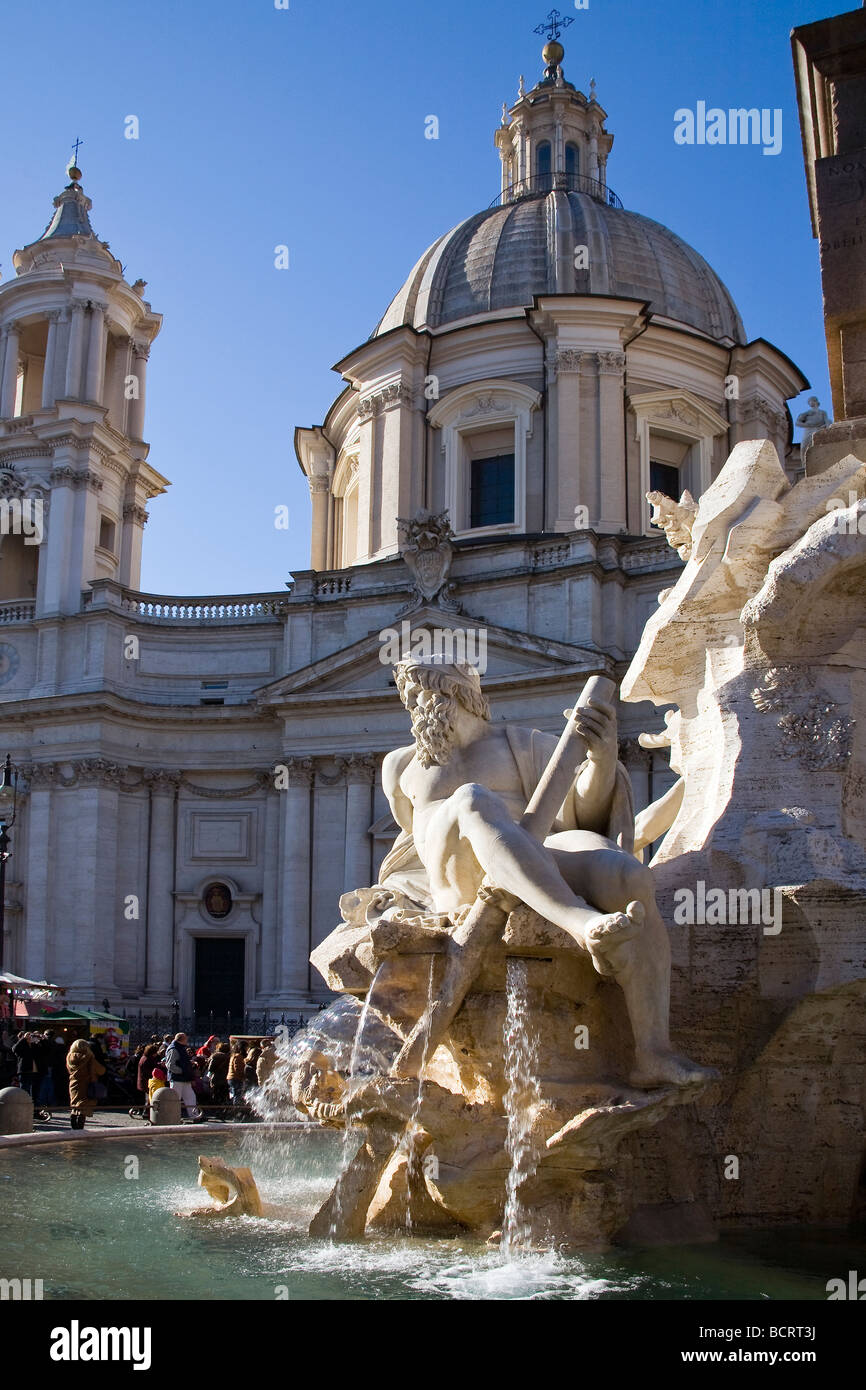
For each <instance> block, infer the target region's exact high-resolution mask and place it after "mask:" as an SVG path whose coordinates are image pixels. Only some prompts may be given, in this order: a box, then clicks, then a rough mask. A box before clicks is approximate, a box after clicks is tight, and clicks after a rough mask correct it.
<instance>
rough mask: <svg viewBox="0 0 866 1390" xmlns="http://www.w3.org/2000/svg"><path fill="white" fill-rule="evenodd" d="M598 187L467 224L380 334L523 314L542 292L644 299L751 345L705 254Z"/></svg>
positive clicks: (521, 204) (519, 203) (437, 246)
mask: <svg viewBox="0 0 866 1390" xmlns="http://www.w3.org/2000/svg"><path fill="white" fill-rule="evenodd" d="M575 182H577V180H575ZM587 183H588V184H589V186H590V187H591V188H592V187H593V185H592V183H591V181H587ZM597 187H598V186H597V185H595V188H594V189H593V191H592V192H583V191H576V190H568V191H566V190H564V189H555V190H552V191H549V192H538V193H533V192H530V193H528V194H524V195H523V196H519V197H517V198H516V199H514V200H513V201H509V202H506V203H504V204H503V205H501V206H494V207H491V208H488V209H487V210H486V211H484V212H480V213H476V214H475V215H474V216H473V217H469V218H467V219H466V221H465V222H461V223H460V225H459V226H457V227H455V228H454V229H453V231H450V232H447V233H446V234H445V236H443V237H440V238H439V240H438V241H436V242H434V244H433V245H432V246H431V247H430V248H429V250H427V251H426V252H425V253H424V255H423V256H422V257H421V259H420V260H419V261H418V264H417V265H416V266H415V268H414V269H413V270H412V272H411V274H410V275H409V278H408V279H407V280H406V282H405V284H404V285H403V288H402V289H401V290H400V291H399V293H398V294H397V295H396V296H395V298H394V299H393V300H392V301H391V304H390V305H389V307H388V309H387V312H386V313H385V315H384V317H383V318H382V320H381V322H380V323H379V325H378V326H377V328H376V330H375V332H374V334H373V337H377V336H379V335H381V334H383V333H387V332H388V331H389V330H390V329H393V328H398V327H400V326H401V325H402V324H409V325H411V326H412V327H414V328H417V329H421V328H440V327H442V326H443V325H445V324H449V323H456V322H457V321H458V320H461V319H468V318H472V317H474V316H476V315H482V314H489V313H495V312H497V311H502V310H506V309H518V308H521V307H523V306H525V305H531V304H532V301H533V297H534V296H535V295H543V294H575V295H585V294H599V295H613V296H619V297H622V298H625V299H640V300H646V301H648V302H649V308H650V312H651V313H652V314H653V315H655V316H656V317H659V318H668V319H673V320H675V321H676V322H678V323H682V324H685V325H687V326H688V327H690V328H694V329H697V330H698V331H699V332H700V333H705V334H706V335H707V336H708V337H710V338H713V339H716V340H722V341H724V340H730V341H731V342H732V343H744V342H745V341H746V335H745V330H744V328H743V322H742V319H741V318H740V315H739V313H738V312H737V307H736V305H735V304H734V301H733V299H732V298H731V295H730V294H729V292H728V290H727V289H726V287H725V285H724V284H723V283H722V281H721V280H720V279H719V277H718V275H717V274H716V273H715V271H714V270H713V269H712V267H711V266H709V265H708V264H707V262H706V261H705V260H704V258H703V256H700V255H699V254H698V252H697V251H695V250H694V249H693V248H692V247H691V246H689V245H688V243H687V242H685V241H683V240H682V238H681V237H678V236H676V235H675V233H674V232H672V231H670V230H669V229H668V228H667V227H664V226H662V224H661V223H660V222H654V221H653V219H652V218H650V217H644V216H642V214H641V213H637V212H629V211H626V210H625V209H623V208H622V207H620V206H616V205H614V203H615V202H616V203H618V200H614V199H613V195H611V194H610V193H608V192H607V190H604V196H598V193H597V192H596V189H597ZM599 192H601V190H599ZM580 247H583V248H585V251H584V252H583V253H582V254H580V253H579V254H578V256H577V258H576V256H575V252H576V251H577V250H578V248H580ZM584 263H585V264H586V268H585V269H575V265H576V264H577V265H578V266H580V265H581V264H584Z"/></svg>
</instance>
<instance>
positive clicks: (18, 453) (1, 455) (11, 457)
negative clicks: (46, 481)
mask: <svg viewBox="0 0 866 1390" xmlns="http://www.w3.org/2000/svg"><path fill="white" fill-rule="evenodd" d="M50 454H51V451H50V449H49V448H48V445H47V444H43V445H42V447H41V448H36V449H20V448H17V447H16V446H13V447H11V448H9V449H3V448H0V460H4V461H5V463H4V465H3V466H5V467H8V466H9V464H13V463H15V461H16V460H17V459H47V458H49V457H50Z"/></svg>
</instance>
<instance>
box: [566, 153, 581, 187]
mask: <svg viewBox="0 0 866 1390" xmlns="http://www.w3.org/2000/svg"><path fill="white" fill-rule="evenodd" d="M565 173H566V177H567V180H568V187H569V188H576V187H577V178H578V175H579V174H580V150H579V149H578V148H577V145H573V144H571V142H569V143H568V144H567V145H566V147H565Z"/></svg>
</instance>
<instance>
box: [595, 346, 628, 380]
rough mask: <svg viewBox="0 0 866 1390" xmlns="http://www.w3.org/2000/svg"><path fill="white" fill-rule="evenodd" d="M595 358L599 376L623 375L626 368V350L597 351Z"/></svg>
mask: <svg viewBox="0 0 866 1390" xmlns="http://www.w3.org/2000/svg"><path fill="white" fill-rule="evenodd" d="M595 360H596V362H597V363H598V374H599V376H622V373H623V371H624V370H625V353H624V352H597V353H596V354H595Z"/></svg>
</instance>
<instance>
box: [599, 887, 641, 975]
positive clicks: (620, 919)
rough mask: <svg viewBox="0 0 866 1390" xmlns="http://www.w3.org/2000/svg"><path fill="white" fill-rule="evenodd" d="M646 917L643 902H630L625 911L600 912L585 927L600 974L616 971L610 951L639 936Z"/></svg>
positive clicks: (611, 973)
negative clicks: (611, 960) (609, 956)
mask: <svg viewBox="0 0 866 1390" xmlns="http://www.w3.org/2000/svg"><path fill="white" fill-rule="evenodd" d="M645 919H646V909H645V908H644V905H643V903H639V902H632V903H629V905H628V907H627V908H626V910H625V912H608V913H599V915H598V916H597V917H595V918H593V920H592V921H591V922H590V923H589V925H588V926H587V927H585V928H584V940H585V942H586V949H587V950H588V951H589V954H590V955H591V956H592V963H593V965H594V966H595V968H596V970H597V971H598V973H599V975H613V974H614V973H615V972H614V970H613V968H612V966H611V963H610V961H609V960H608V959H607V956H608V953H609V952H611V951H614V950H616V948H617V947H618V946H622V945H623V944H624V942H626V941H630V940H631V939H632V937H634V936H637V935H638V933H639V932H640V930H641V928H642V926H643V924H644V921H645Z"/></svg>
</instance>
